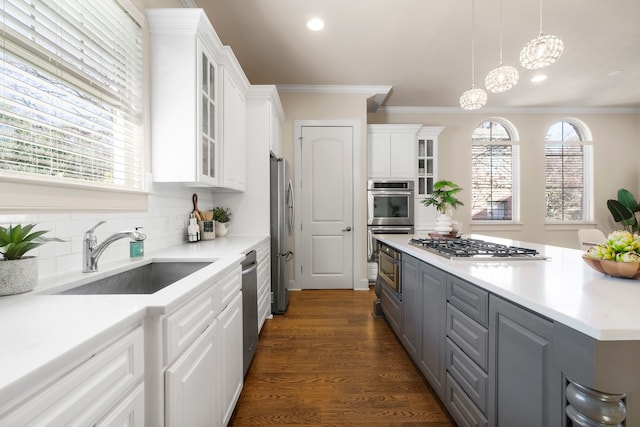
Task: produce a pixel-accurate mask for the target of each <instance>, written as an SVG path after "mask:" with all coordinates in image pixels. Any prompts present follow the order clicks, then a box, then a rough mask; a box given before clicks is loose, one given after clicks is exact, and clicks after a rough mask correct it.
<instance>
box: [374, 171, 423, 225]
mask: <svg viewBox="0 0 640 427" xmlns="http://www.w3.org/2000/svg"><path fill="white" fill-rule="evenodd" d="M367 224H368V225H405V226H407V225H409V226H413V225H414V198H413V181H412V180H391V179H387V180H375V179H370V180H369V181H368V182H367Z"/></svg>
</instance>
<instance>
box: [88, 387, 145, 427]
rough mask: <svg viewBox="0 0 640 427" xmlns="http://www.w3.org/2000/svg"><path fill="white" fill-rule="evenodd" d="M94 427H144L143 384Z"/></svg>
mask: <svg viewBox="0 0 640 427" xmlns="http://www.w3.org/2000/svg"><path fill="white" fill-rule="evenodd" d="M95 427H144V384H139V385H138V386H137V387H136V388H135V389H134V390H133V391H132V392H131V393H129V394H128V395H127V396H126V397H125V398H124V399H122V401H120V403H118V405H117V406H116V407H115V408H113V410H111V412H109V413H108V414H107V415H106V416H105V417H104V418H103V419H101V420H100V421H98V422H97V423H96V425H95Z"/></svg>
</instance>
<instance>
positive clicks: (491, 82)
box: [484, 0, 520, 93]
mask: <svg viewBox="0 0 640 427" xmlns="http://www.w3.org/2000/svg"><path fill="white" fill-rule="evenodd" d="M519 78H520V73H518V70H516V68H515V67H512V66H510V65H502V0H500V62H499V64H498V67H497V68H494V69H493V70H491V71H489V74H487V77H485V79H484V86H485V87H486V88H487V90H488V91H489V92H493V93H501V92H506V91H508V90H509V89H511V88H512V87H514V86H515V85H516V84H517V83H518V79H519Z"/></svg>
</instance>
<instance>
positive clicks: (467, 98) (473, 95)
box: [460, 0, 487, 110]
mask: <svg viewBox="0 0 640 427" xmlns="http://www.w3.org/2000/svg"><path fill="white" fill-rule="evenodd" d="M475 17H476V10H475V0H471V89H469V90H468V91H466V92H465V93H463V94H462V96H461V97H460V107H462V108H464V109H465V110H477V109H479V108H482V107H483V106H484V104H486V103H487V92H485V91H484V89H480V88H477V87H476V85H475V57H474V30H475V28H474V27H475Z"/></svg>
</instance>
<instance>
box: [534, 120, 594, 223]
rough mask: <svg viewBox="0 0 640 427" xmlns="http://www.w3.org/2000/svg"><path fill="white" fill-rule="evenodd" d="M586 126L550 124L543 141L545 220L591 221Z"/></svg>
mask: <svg viewBox="0 0 640 427" xmlns="http://www.w3.org/2000/svg"><path fill="white" fill-rule="evenodd" d="M590 140H591V134H590V132H589V129H588V128H587V127H586V125H585V124H584V123H582V122H580V121H578V120H575V119H564V120H561V121H558V122H556V123H554V124H552V125H551V126H550V127H549V129H548V130H547V135H546V138H545V205H546V206H545V219H546V221H547V222H583V221H590V220H591V216H592V214H591V211H592V194H591V193H592V190H591V188H592V187H591V181H592V180H591V176H592V169H593V167H592V164H591V163H592V160H591V158H592V146H591V144H589V143H586V142H587V141H590Z"/></svg>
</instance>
